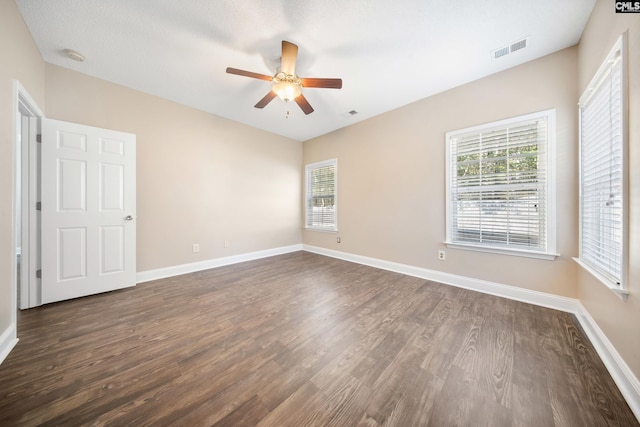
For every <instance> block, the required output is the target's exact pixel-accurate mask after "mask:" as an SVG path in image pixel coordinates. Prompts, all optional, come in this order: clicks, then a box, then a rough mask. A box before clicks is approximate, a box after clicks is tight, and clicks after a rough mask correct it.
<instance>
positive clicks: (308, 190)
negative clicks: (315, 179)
mask: <svg viewBox="0 0 640 427" xmlns="http://www.w3.org/2000/svg"><path fill="white" fill-rule="evenodd" d="M327 166H333V168H334V175H333V200H334V208H333V223H331V224H329V225H328V226H314V225H313V224H310V223H309V219H310V218H311V216H310V212H309V208H310V207H311V198H312V197H313V195H312V194H311V182H310V180H309V178H310V176H311V173H312V172H313V171H314V170H316V169H319V168H323V167H327ZM304 169H305V173H304V188H305V197H304V199H305V209H304V228H305V229H306V230H312V231H327V232H337V231H338V159H329V160H324V161H322V162H317V163H310V164H308V165H305V168H304Z"/></svg>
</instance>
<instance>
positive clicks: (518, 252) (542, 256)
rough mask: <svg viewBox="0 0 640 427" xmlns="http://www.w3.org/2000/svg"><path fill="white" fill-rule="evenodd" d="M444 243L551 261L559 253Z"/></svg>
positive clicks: (462, 247) (473, 249)
mask: <svg viewBox="0 0 640 427" xmlns="http://www.w3.org/2000/svg"><path fill="white" fill-rule="evenodd" d="M444 244H445V245H447V247H448V248H454V249H465V250H469V251H476V252H487V253H491V254H500V255H512V256H519V257H525V258H536V259H543V260H547V261H553V260H555V259H556V257H558V256H560V255H559V254H553V253H546V252H535V251H527V250H522V249H501V248H495V247H493V248H490V247H486V246H476V245H470V244H464V243H452V242H444Z"/></svg>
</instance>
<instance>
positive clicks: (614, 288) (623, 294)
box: [573, 258, 630, 301]
mask: <svg viewBox="0 0 640 427" xmlns="http://www.w3.org/2000/svg"><path fill="white" fill-rule="evenodd" d="M573 260H574V261H575V262H577V263H578V265H579V266H580V267H582V268H584V269H585V270H586V271H587V272H589V274H591V275H592V276H593V277H595V278H596V279H598V281H599V282H600V283H602V284H603V285H604V286H606V287H607V288H609V290H610V291H611V292H613V293H614V294H616V295H617V296H618V297H619V298H620V299H621V300H622V301H626V300H627V298H629V293H630V292H629V291H628V290H627V289H622V287H621V286H618V285H615V284H613V283H611V281H609V280H607V279H606V278H605V277H604V276H603V275H602V274H600V273H598V272H597V271H596V270H594V269H593V268H591V267H590V266H589V265H588V264H587V263H585V262H584V261H582V260H581V259H580V258H574V259H573Z"/></svg>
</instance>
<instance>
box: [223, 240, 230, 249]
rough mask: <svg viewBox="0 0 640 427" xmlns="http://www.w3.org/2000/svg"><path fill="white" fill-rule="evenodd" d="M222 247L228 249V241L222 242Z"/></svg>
mask: <svg viewBox="0 0 640 427" xmlns="http://www.w3.org/2000/svg"><path fill="white" fill-rule="evenodd" d="M224 247H225V248H228V247H229V241H228V240H225V241H224Z"/></svg>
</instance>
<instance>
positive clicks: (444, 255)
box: [438, 249, 447, 261]
mask: <svg viewBox="0 0 640 427" xmlns="http://www.w3.org/2000/svg"><path fill="white" fill-rule="evenodd" d="M438 259H439V260H440V261H444V260H445V259H447V253H446V252H445V251H443V250H442V249H441V250H439V251H438Z"/></svg>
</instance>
